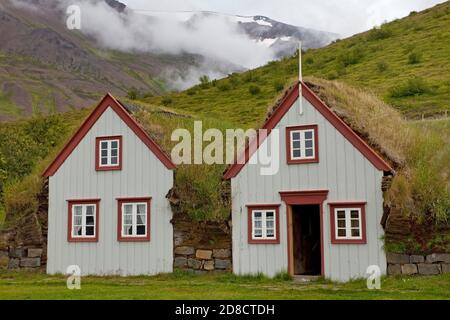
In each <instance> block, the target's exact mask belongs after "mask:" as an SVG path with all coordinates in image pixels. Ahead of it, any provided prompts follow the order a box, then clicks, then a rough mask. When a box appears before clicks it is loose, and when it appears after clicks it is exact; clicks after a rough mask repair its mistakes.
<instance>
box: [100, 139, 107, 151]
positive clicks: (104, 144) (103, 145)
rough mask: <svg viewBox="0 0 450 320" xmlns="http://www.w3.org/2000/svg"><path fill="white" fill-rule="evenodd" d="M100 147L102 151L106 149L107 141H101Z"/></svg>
mask: <svg viewBox="0 0 450 320" xmlns="http://www.w3.org/2000/svg"><path fill="white" fill-rule="evenodd" d="M101 145H102V147H101V149H102V150H105V149H108V141H102V143H101Z"/></svg>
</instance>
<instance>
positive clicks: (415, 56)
mask: <svg viewBox="0 0 450 320" xmlns="http://www.w3.org/2000/svg"><path fill="white" fill-rule="evenodd" d="M421 61H422V54H421V53H420V52H417V51H412V52H410V53H409V54H408V63H409V64H416V63H420V62H421Z"/></svg>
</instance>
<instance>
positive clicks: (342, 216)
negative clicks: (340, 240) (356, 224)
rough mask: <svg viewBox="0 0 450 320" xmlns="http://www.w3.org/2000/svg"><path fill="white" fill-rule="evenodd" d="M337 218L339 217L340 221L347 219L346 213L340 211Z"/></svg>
mask: <svg viewBox="0 0 450 320" xmlns="http://www.w3.org/2000/svg"><path fill="white" fill-rule="evenodd" d="M337 217H338V219H345V211H343V210H339V211H338V212H337Z"/></svg>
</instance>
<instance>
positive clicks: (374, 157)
mask: <svg viewBox="0 0 450 320" xmlns="http://www.w3.org/2000/svg"><path fill="white" fill-rule="evenodd" d="M301 85H302V95H303V97H304V98H305V99H306V100H308V101H309V102H310V103H311V104H312V106H313V107H314V108H316V109H317V111H319V112H320V113H321V114H322V116H324V117H325V118H326V119H327V120H328V121H329V122H330V123H331V124H332V125H333V126H334V127H335V128H336V129H337V130H338V131H339V132H340V133H341V134H342V135H343V136H344V137H345V138H346V139H347V140H348V141H350V143H351V144H352V145H353V146H354V147H355V148H357V149H358V150H359V151H360V152H361V153H362V154H363V155H364V156H365V157H366V158H367V159H368V160H369V161H370V162H371V163H372V164H373V165H374V166H375V167H376V168H377V169H378V170H381V171H390V172H393V171H394V169H392V167H391V166H390V165H389V164H388V163H387V162H386V161H384V160H383V159H382V158H381V157H380V156H379V155H378V154H377V153H376V152H375V151H374V150H373V149H372V148H371V147H370V146H369V145H368V144H367V143H366V142H365V141H364V140H363V139H361V138H360V137H359V136H358V135H357V134H356V133H355V132H354V131H353V130H352V129H351V128H350V127H349V126H348V125H347V124H346V123H345V122H344V121H343V120H342V119H341V118H339V117H338V116H337V115H336V114H335V113H334V112H333V111H331V109H330V108H329V107H327V106H326V104H325V103H324V102H323V101H322V100H320V98H319V97H317V95H316V94H315V93H314V92H313V91H312V90H311V89H309V88H308V86H306V85H305V84H304V83H303V82H302V83H301ZM298 97H299V86H297V85H296V86H294V87H293V88H292V89H291V90H290V91H289V92H288V93H287V95H286V96H285V98H284V99H283V101H282V102H281V103H280V106H279V107H278V108H277V109H276V110H275V111H274V113H273V114H272V115H271V116H270V117H269V119H267V120H266V122H265V123H264V125H263V127H262V128H263V129H267V130H268V134H267V136H268V135H269V134H270V131H271V130H272V129H273V128H275V127H276V125H277V124H278V123H279V122H280V120H281V119H282V118H283V117H284V115H285V114H286V113H287V112H288V111H289V109H290V108H291V107H292V106H293V105H294V102H295V101H296V100H297V98H298ZM265 138H266V137H265V136H261V137H260V135H259V134H258V136H257V137H256V138H255V139H253V141H252V142H251V143H250V144H249V145H254V144H255V143H257V147H259V146H260V145H261V144H262V143H263V142H264V140H265ZM256 150H257V148H254V147H253V148H250V147H249V146H247V147H246V149H245V152H244V153H243V155H241V156H240V159H241V161H238V162H237V163H235V164H233V165H232V166H230V167H229V168H228V170H227V171H226V172H225V174H224V179H227V180H228V179H231V178H234V177H236V176H237V175H238V173H239V172H240V171H241V170H242V168H243V167H244V166H245V164H247V162H248V160H249V159H250V157H251V156H252V155H253V153H254V152H256ZM243 156H245V161H242V160H243V159H242V157H243Z"/></svg>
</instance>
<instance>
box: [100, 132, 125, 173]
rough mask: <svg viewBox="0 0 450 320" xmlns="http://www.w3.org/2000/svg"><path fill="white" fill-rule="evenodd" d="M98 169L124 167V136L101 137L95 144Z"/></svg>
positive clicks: (119, 168)
mask: <svg viewBox="0 0 450 320" xmlns="http://www.w3.org/2000/svg"><path fill="white" fill-rule="evenodd" d="M95 168H96V170H97V171H105V170H121V169H122V137H121V136H116V137H99V138H97V139H96V146H95Z"/></svg>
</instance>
